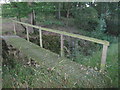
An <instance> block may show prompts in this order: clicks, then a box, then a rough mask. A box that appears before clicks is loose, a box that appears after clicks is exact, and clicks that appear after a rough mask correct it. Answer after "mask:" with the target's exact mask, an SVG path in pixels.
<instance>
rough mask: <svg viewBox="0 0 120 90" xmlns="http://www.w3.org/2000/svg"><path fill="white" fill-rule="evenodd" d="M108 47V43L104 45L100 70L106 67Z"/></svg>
mask: <svg viewBox="0 0 120 90" xmlns="http://www.w3.org/2000/svg"><path fill="white" fill-rule="evenodd" d="M107 48H108V46H107V45H103V51H102V58H101V67H100V69H101V70H100V72H102V71H104V69H105V64H106V57H107Z"/></svg>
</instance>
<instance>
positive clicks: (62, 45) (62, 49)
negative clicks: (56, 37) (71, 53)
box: [60, 34, 64, 57]
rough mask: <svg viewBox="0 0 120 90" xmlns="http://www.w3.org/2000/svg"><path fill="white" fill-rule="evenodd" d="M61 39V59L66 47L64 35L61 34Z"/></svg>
mask: <svg viewBox="0 0 120 90" xmlns="http://www.w3.org/2000/svg"><path fill="white" fill-rule="evenodd" d="M60 37H61V41H60V42H61V53H60V54H61V57H64V48H63V47H64V39H63V35H62V34H61V35H60Z"/></svg>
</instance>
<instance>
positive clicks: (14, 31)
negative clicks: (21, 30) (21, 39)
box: [13, 22, 16, 35]
mask: <svg viewBox="0 0 120 90" xmlns="http://www.w3.org/2000/svg"><path fill="white" fill-rule="evenodd" d="M13 27H14V34H15V35H16V27H15V23H14V22H13Z"/></svg>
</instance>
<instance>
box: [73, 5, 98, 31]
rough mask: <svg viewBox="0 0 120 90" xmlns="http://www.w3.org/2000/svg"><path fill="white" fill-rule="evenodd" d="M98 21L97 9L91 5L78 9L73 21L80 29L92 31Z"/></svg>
mask: <svg viewBox="0 0 120 90" xmlns="http://www.w3.org/2000/svg"><path fill="white" fill-rule="evenodd" d="M98 21H99V19H98V14H97V11H96V10H95V9H94V8H92V7H86V8H82V9H79V10H78V11H77V12H76V13H75V23H76V25H77V26H78V27H79V28H80V29H83V30H86V31H93V30H95V29H96V27H97V25H98Z"/></svg>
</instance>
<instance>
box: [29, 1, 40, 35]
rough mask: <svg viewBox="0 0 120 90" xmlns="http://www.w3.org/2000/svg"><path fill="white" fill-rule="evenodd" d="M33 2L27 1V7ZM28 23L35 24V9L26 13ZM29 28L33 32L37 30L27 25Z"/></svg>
mask: <svg viewBox="0 0 120 90" xmlns="http://www.w3.org/2000/svg"><path fill="white" fill-rule="evenodd" d="M32 4H33V2H28V5H29V7H31V6H32ZM28 23H29V24H32V25H36V22H35V10H32V11H31V12H30V13H29V14H28ZM29 30H30V31H32V32H33V33H37V32H38V31H37V30H36V29H35V28H32V27H29Z"/></svg>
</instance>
